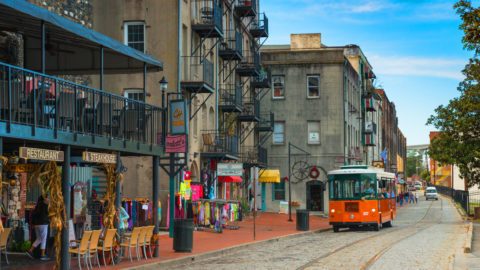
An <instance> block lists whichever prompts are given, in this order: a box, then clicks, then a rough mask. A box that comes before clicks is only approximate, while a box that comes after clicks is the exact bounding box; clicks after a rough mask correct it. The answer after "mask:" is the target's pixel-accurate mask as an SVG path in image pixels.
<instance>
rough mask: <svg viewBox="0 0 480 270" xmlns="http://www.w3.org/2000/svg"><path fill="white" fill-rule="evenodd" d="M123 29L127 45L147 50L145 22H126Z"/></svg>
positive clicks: (142, 50)
mask: <svg viewBox="0 0 480 270" xmlns="http://www.w3.org/2000/svg"><path fill="white" fill-rule="evenodd" d="M123 29H124V42H125V45H128V46H130V47H132V48H134V49H136V50H139V51H141V52H145V23H144V22H126V23H125V24H124V25H123Z"/></svg>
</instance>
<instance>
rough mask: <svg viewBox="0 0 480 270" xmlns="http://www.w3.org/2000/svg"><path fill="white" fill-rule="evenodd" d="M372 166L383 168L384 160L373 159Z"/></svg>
mask: <svg viewBox="0 0 480 270" xmlns="http://www.w3.org/2000/svg"><path fill="white" fill-rule="evenodd" d="M372 166H373V167H377V168H383V167H384V166H383V161H382V160H374V161H372Z"/></svg>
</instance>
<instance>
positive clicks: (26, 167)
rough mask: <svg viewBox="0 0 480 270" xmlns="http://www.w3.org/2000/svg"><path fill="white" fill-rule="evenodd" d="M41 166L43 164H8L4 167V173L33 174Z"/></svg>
mask: <svg viewBox="0 0 480 270" xmlns="http://www.w3.org/2000/svg"><path fill="white" fill-rule="evenodd" d="M39 166H41V164H6V165H5V166H3V172H12V173H31V172H34V171H35V170H36V169H37V168H38V167H39Z"/></svg>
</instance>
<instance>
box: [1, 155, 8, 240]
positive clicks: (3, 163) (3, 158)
mask: <svg viewBox="0 0 480 270" xmlns="http://www.w3.org/2000/svg"><path fill="white" fill-rule="evenodd" d="M0 159H1V161H0V162H1V163H2V166H3V165H5V164H7V161H8V158H6V157H4V156H0ZM2 181H3V180H2V172H0V199H1V198H2V194H3V191H2V188H3V182H2ZM0 232H3V223H2V219H1V218H0Z"/></svg>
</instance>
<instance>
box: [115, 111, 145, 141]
mask: <svg viewBox="0 0 480 270" xmlns="http://www.w3.org/2000/svg"><path fill="white" fill-rule="evenodd" d="M141 121H142V119H139V117H138V111H136V110H126V111H122V112H121V113H120V119H119V122H120V134H123V135H124V138H125V139H126V140H130V139H133V138H135V135H136V133H137V132H140V133H142V132H143V131H142V130H139V129H138V127H141V123H140V122H141Z"/></svg>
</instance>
